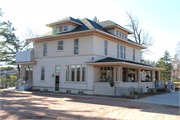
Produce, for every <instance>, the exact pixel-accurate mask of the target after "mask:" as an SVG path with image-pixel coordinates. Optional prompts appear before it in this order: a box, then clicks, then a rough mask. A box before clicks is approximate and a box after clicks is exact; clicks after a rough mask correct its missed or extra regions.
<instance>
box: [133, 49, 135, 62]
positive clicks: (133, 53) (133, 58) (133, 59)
mask: <svg viewBox="0 0 180 120" xmlns="http://www.w3.org/2000/svg"><path fill="white" fill-rule="evenodd" d="M133 61H135V49H133Z"/></svg>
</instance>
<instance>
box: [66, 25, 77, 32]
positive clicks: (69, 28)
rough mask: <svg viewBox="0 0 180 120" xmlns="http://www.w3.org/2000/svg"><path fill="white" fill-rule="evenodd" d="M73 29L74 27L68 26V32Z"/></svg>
mask: <svg viewBox="0 0 180 120" xmlns="http://www.w3.org/2000/svg"><path fill="white" fill-rule="evenodd" d="M74 28H76V27H75V26H72V25H68V30H69V31H71V30H73V29H74Z"/></svg>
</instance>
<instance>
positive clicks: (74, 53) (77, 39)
mask: <svg viewBox="0 0 180 120" xmlns="http://www.w3.org/2000/svg"><path fill="white" fill-rule="evenodd" d="M75 40H78V46H75ZM75 48H77V49H78V53H77V54H75ZM78 54H79V39H78V38H76V39H74V55H78Z"/></svg>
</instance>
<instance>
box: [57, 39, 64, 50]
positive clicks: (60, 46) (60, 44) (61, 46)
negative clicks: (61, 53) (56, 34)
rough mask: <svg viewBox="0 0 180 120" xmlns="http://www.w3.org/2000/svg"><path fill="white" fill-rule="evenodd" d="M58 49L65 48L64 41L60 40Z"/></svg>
mask: <svg viewBox="0 0 180 120" xmlns="http://www.w3.org/2000/svg"><path fill="white" fill-rule="evenodd" d="M58 50H63V41H58Z"/></svg>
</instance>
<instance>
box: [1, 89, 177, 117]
mask: <svg viewBox="0 0 180 120" xmlns="http://www.w3.org/2000/svg"><path fill="white" fill-rule="evenodd" d="M0 104H1V105H0V106H1V108H0V109H1V110H0V119H3V120H17V119H68V120H72V119H75V120H81V119H98V120H101V119H103V120H104V119H106V120H114V119H120V120H124V119H127V120H137V119H138V120H141V119H142V120H165V119H166V120H180V109H179V107H174V106H167V105H157V104H150V103H140V102H132V101H128V100H119V99H108V98H94V97H81V96H67V95H55V94H53V95H47V94H43V93H42V94H21V93H13V92H1V98H0Z"/></svg>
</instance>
